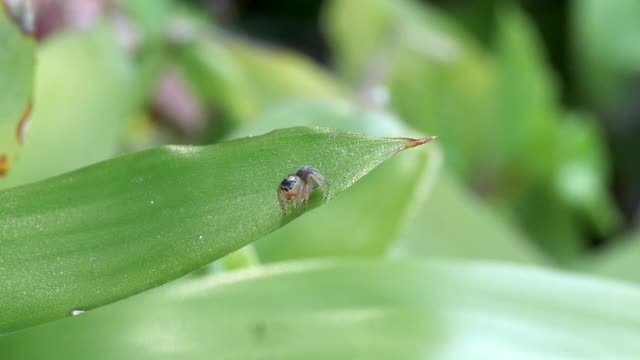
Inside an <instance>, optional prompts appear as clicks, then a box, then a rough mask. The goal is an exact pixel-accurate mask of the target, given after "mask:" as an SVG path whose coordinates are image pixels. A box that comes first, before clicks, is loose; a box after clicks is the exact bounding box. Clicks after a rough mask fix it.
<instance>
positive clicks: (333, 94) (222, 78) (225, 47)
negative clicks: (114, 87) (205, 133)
mask: <svg viewBox="0 0 640 360" xmlns="http://www.w3.org/2000/svg"><path fill="white" fill-rule="evenodd" d="M210 35H211V34H210ZM180 58H181V60H182V62H183V65H184V68H185V70H186V74H187V75H188V76H189V78H190V80H191V81H192V82H193V84H194V85H195V88H196V89H197V90H198V92H199V94H200V95H201V96H202V97H203V98H204V99H205V100H206V101H208V102H211V103H214V104H216V105H217V106H219V107H221V108H222V110H224V111H225V112H227V113H228V115H229V116H230V117H231V118H232V119H233V120H234V121H236V122H239V123H244V122H246V121H248V120H249V119H250V118H252V117H255V116H256V114H257V113H258V112H259V111H261V110H264V108H266V107H267V105H269V104H272V103H275V102H278V101H282V100H286V99H291V98H298V97H301V96H302V94H304V97H316V98H322V99H336V98H339V97H340V96H342V95H345V91H344V90H343V89H342V88H341V87H340V86H339V84H338V83H337V82H336V81H335V80H334V79H333V78H332V77H331V76H330V74H328V73H327V72H325V71H324V70H323V69H321V68H320V67H319V66H317V65H315V64H314V63H313V62H311V61H310V60H308V59H306V58H304V57H303V56H301V55H299V54H295V53H293V52H290V51H287V50H284V49H278V48H269V47H266V46H260V45H258V44H251V43H248V42H242V41H239V40H234V39H232V38H226V37H224V36H222V35H211V36H202V37H200V38H197V39H196V40H195V41H193V42H192V43H190V44H187V45H185V46H184V48H183V49H182V52H181V57H180Z"/></svg>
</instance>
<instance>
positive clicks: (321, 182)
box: [308, 174, 327, 198]
mask: <svg viewBox="0 0 640 360" xmlns="http://www.w3.org/2000/svg"><path fill="white" fill-rule="evenodd" d="M308 180H309V184H313V187H311V188H310V189H309V190H310V191H309V192H311V191H312V190H313V189H315V188H318V187H319V188H320V191H322V197H323V198H326V197H327V189H326V185H325V183H326V179H325V177H324V176H322V175H320V174H310V175H309V177H308Z"/></svg>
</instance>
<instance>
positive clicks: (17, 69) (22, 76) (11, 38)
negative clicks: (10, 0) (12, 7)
mask: <svg viewBox="0 0 640 360" xmlns="http://www.w3.org/2000/svg"><path fill="white" fill-rule="evenodd" d="M34 63H35V43H34V41H33V39H32V38H31V37H30V36H29V35H27V34H25V33H24V32H23V30H22V29H21V28H20V27H19V26H18V25H17V24H16V23H14V22H13V21H12V20H11V18H10V16H9V13H8V8H7V7H6V5H5V3H4V2H3V1H0V84H2V85H1V86H2V92H1V93H0V179H1V178H2V177H4V176H6V175H7V174H8V172H9V170H10V168H11V167H12V166H13V163H14V161H15V160H16V159H17V158H18V156H19V155H18V154H19V149H20V146H21V145H22V143H23V142H24V139H25V137H26V132H27V126H28V123H29V121H30V118H31V107H32V95H33V94H32V92H33V76H34V75H33V73H34Z"/></svg>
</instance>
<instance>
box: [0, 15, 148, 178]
mask: <svg viewBox="0 0 640 360" xmlns="http://www.w3.org/2000/svg"><path fill="white" fill-rule="evenodd" d="M135 89H136V87H135V74H134V72H133V68H132V64H131V62H130V59H128V57H127V55H126V54H125V52H124V49H121V48H119V47H118V45H117V44H116V43H115V39H114V35H113V32H112V31H111V30H110V29H109V28H108V27H99V28H97V29H94V30H91V31H89V32H86V33H61V34H59V35H56V36H55V37H54V38H51V39H49V40H48V42H46V43H45V44H43V46H42V48H41V49H40V52H39V53H38V64H37V69H36V85H35V98H36V100H35V102H34V107H33V121H31V125H30V126H29V136H28V137H27V138H26V139H25V144H24V149H23V150H22V152H21V154H20V159H19V161H17V162H16V164H15V167H14V169H13V171H11V173H9V174H8V176H7V177H6V179H1V178H0V188H7V187H10V186H16V185H21V184H24V183H28V182H33V181H37V180H40V179H44V178H47V177H49V176H53V175H58V174H61V173H63V172H65V171H70V170H73V169H76V168H79V167H81V166H85V165H88V164H91V163H94V162H97V161H101V160H105V159H107V158H110V157H113V156H114V155H116V152H117V150H118V147H119V145H120V141H121V139H122V135H123V133H124V131H125V129H126V125H127V123H128V120H129V116H130V115H131V113H132V112H133V109H132V108H133V105H134V99H135V98H136V97H135V96H134V91H135Z"/></svg>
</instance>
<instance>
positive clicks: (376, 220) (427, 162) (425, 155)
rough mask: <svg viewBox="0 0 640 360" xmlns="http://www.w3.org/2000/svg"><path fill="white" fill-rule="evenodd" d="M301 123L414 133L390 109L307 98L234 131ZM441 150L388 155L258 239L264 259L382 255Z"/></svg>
mask: <svg viewBox="0 0 640 360" xmlns="http://www.w3.org/2000/svg"><path fill="white" fill-rule="evenodd" d="M299 125H302V126H310V125H312V126H321V127H328V128H333V129H341V130H349V131H357V132H361V133H364V134H367V135H369V136H399V135H402V134H412V136H413V135H414V134H415V132H414V131H412V130H410V129H408V128H406V127H405V126H403V125H402V123H401V122H400V121H398V119H396V118H395V117H393V116H392V115H390V114H385V113H382V112H376V111H371V110H366V109H362V108H358V107H356V106H352V105H349V104H347V103H343V102H336V101H333V102H327V101H318V100H304V101H291V102H284V103H281V104H280V105H276V106H273V107H271V108H270V109H268V110H267V111H266V112H265V113H263V114H262V115H261V116H259V117H258V118H257V119H255V120H252V121H251V123H250V124H249V125H247V126H245V127H244V128H242V129H241V130H240V131H239V132H236V136H237V135H245V136H246V135H257V134H262V133H265V132H268V131H270V130H272V129H275V128H279V127H284V126H299ZM434 145H436V144H434ZM425 150H426V149H425ZM437 150H438V148H437V146H435V147H434V146H429V148H428V151H412V152H407V153H403V154H402V155H401V156H397V157H394V158H392V159H389V161H387V162H385V163H384V164H382V165H381V166H380V167H378V168H376V169H375V170H373V171H372V172H371V174H369V175H368V176H367V177H366V178H364V179H362V180H361V181H360V182H358V184H356V185H355V186H354V187H353V188H352V189H350V190H349V191H348V192H347V193H345V194H344V196H341V197H340V198H338V199H336V200H335V201H332V202H331V203H330V204H327V206H324V207H322V208H321V209H318V211H314V212H313V214H310V215H309V216H305V217H304V218H303V219H300V220H299V221H296V222H295V223H293V224H290V225H288V226H286V227H283V228H281V229H279V230H278V231H275V232H273V233H271V234H269V235H267V236H265V237H264V238H263V239H260V241H258V242H257V243H256V244H255V246H256V248H257V250H258V252H259V255H260V259H261V260H262V261H267V262H271V261H280V260H283V259H293V258H303V257H321V256H363V255H369V256H375V255H382V254H384V253H385V252H386V250H387V248H388V246H389V245H390V244H391V243H392V242H393V241H394V240H395V239H396V238H397V235H398V233H399V231H400V229H401V228H402V227H403V226H404V224H405V223H406V222H407V221H408V220H409V219H410V218H411V216H412V213H411V212H412V209H413V208H414V207H415V206H417V204H419V203H421V202H422V201H424V199H425V197H426V196H427V195H428V193H429V187H430V186H429V184H428V183H427V182H428V179H429V178H431V177H437V176H438V168H439V167H440V163H441V161H439V160H438V159H439V157H440V152H439V151H437ZM372 194H375V196H373V195H372Z"/></svg>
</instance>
